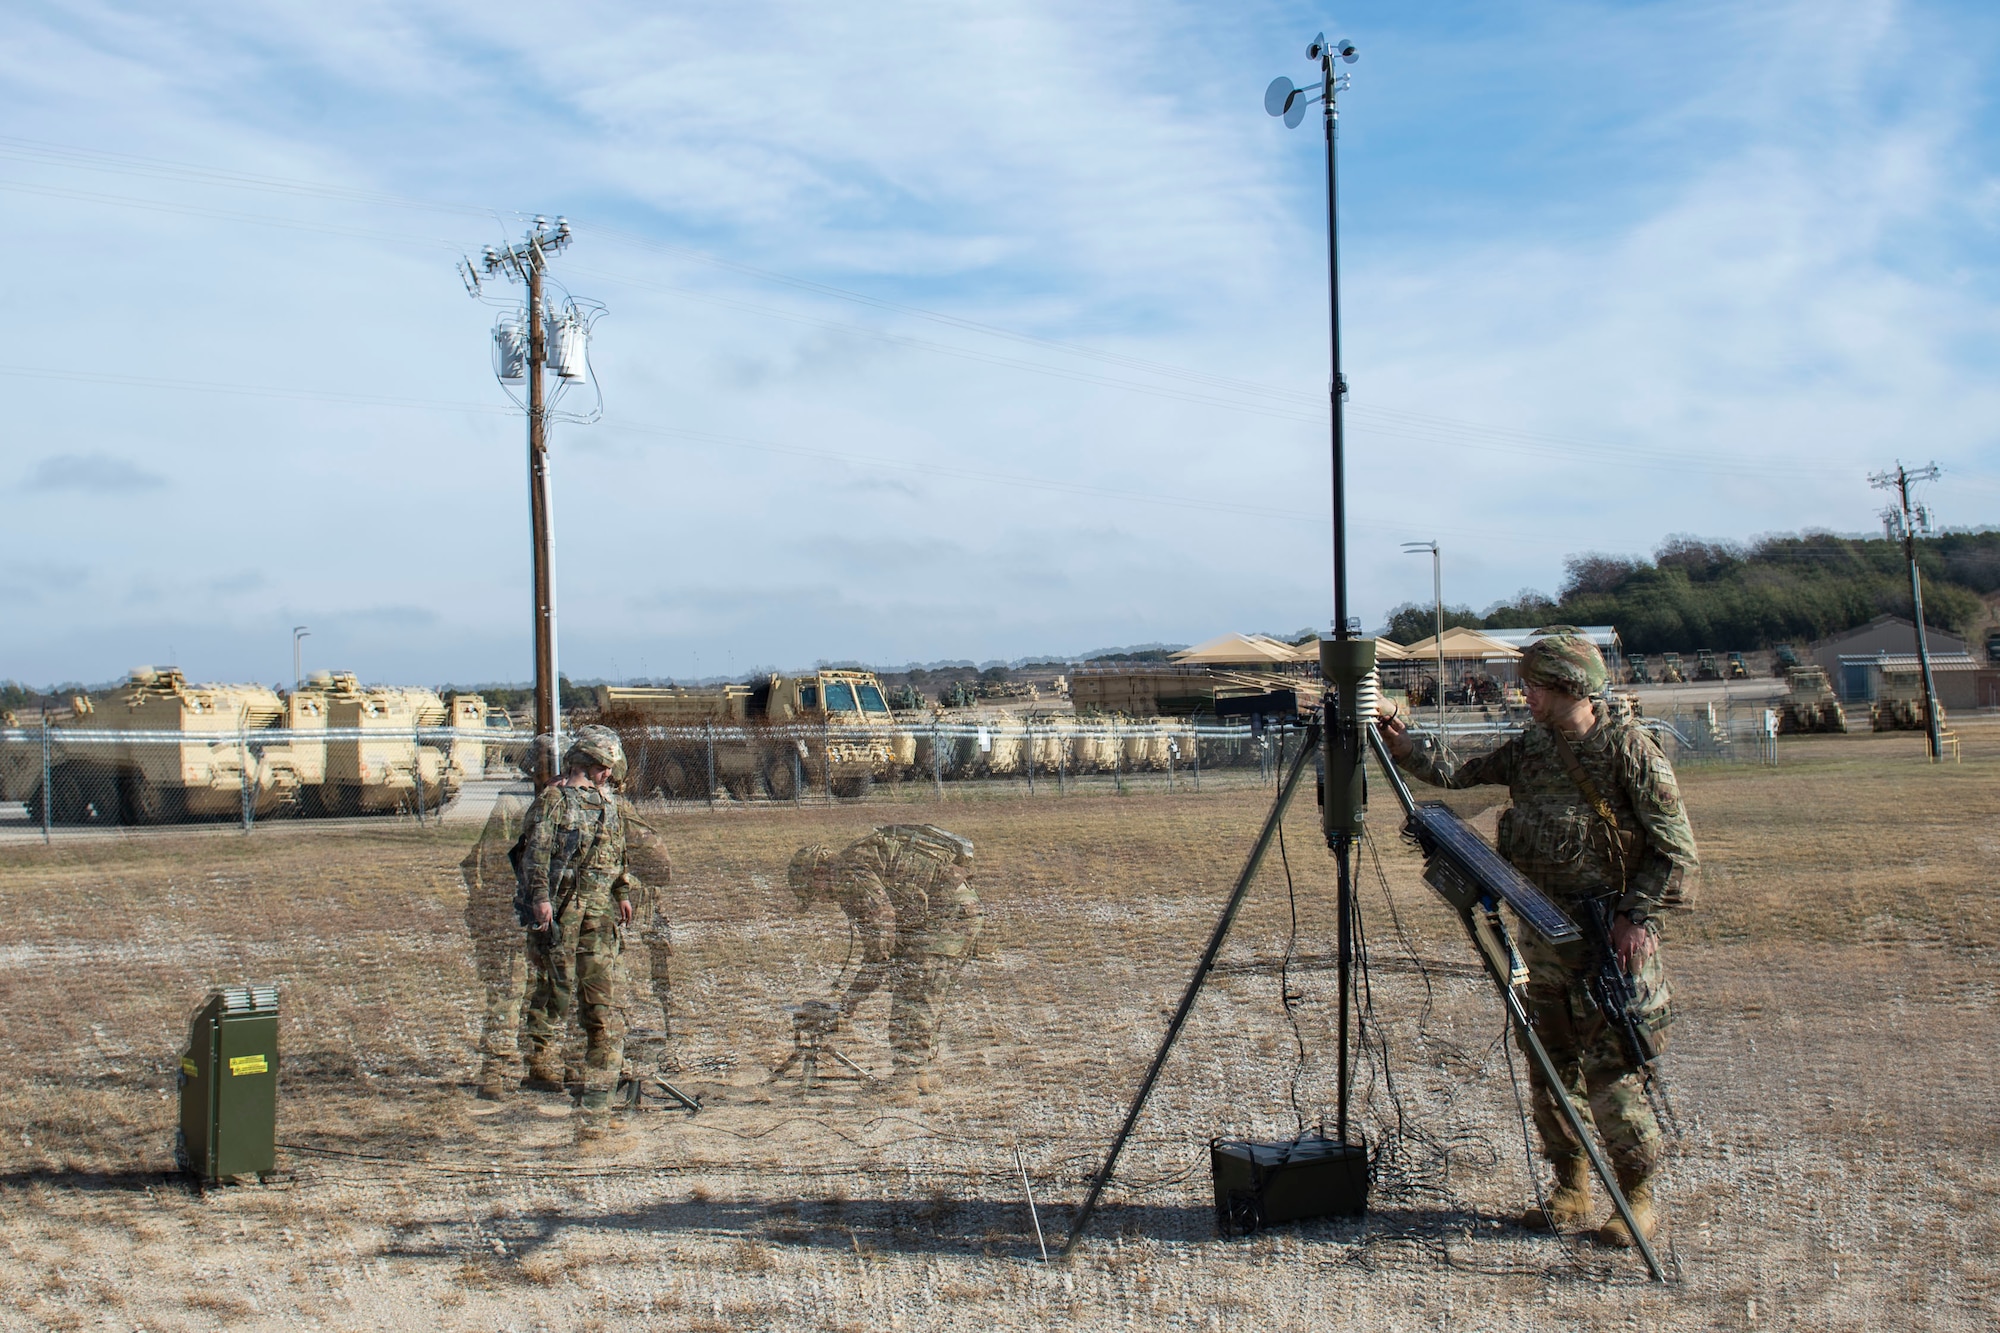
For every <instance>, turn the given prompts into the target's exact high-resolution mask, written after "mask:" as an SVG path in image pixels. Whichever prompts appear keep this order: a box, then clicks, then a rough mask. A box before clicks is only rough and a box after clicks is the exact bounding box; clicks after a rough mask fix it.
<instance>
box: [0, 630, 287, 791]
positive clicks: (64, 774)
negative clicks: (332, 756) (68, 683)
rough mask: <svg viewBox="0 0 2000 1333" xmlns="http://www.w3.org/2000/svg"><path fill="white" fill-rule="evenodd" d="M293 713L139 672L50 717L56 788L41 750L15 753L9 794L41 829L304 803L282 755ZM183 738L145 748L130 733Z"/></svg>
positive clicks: (171, 674)
mask: <svg viewBox="0 0 2000 1333" xmlns="http://www.w3.org/2000/svg"><path fill="white" fill-rule="evenodd" d="M283 715H284V703H283V701H282V700H281V699H279V697H278V695H277V693H276V692H275V691H273V690H269V689H266V688H264V687H263V686H261V685H189V684H188V683H187V680H186V678H185V677H183V676H182V675H181V673H180V672H179V671H178V670H176V669H175V668H173V667H168V668H166V669H165V670H161V671H155V670H154V669H153V668H151V667H140V668H138V669H137V670H135V671H133V672H132V674H131V676H130V677H129V678H128V679H127V680H126V682H125V683H124V684H123V685H122V686H120V687H119V688H118V689H117V690H116V691H115V692H113V693H111V694H109V695H106V696H105V697H103V698H101V699H92V698H90V697H88V696H85V695H77V696H76V697H74V698H72V699H71V700H70V706H69V708H68V709H67V710H66V711H64V712H61V713H55V714H51V715H50V717H49V719H48V720H49V724H50V729H51V734H50V749H49V788H50V790H49V791H47V792H44V791H43V790H42V754H41V744H40V742H39V740H34V741H32V742H30V743H27V744H19V745H10V746H9V747H7V748H8V753H7V755H6V759H5V761H4V766H3V768H4V771H3V772H0V787H4V788H5V790H6V795H7V796H8V797H10V798H11V799H14V800H21V801H26V802H27V805H28V813H29V815H30V817H32V818H33V819H34V820H36V821H37V822H40V821H41V819H42V818H43V814H44V812H43V803H44V802H45V801H46V802H48V810H47V817H48V820H49V822H51V823H55V824H157V823H166V822H171V821H173V820H177V819H186V818H196V819H199V818H214V817H240V816H241V814H242V812H243V808H244V802H245V799H246V792H247V795H248V800H249V803H250V806H251V809H252V811H253V813H255V814H267V813H270V812H272V811H275V810H277V809H279V808H280V807H282V806H284V805H286V804H287V803H289V802H291V801H294V800H296V799H297V783H296V780H295V779H293V778H292V777H291V776H290V775H289V772H288V771H287V770H286V769H285V768H284V766H283V765H282V764H281V763H280V762H279V761H278V760H277V758H276V756H275V755H274V754H273V750H274V749H275V748H278V747H275V746H273V745H272V744H271V743H270V742H271V741H272V740H273V739H274V738H275V737H276V736H278V735H281V733H279V732H277V728H278V723H279V721H280V719H281V718H282V717H283ZM142 731H143V732H165V733H177V735H178V739H176V740H151V741H141V740H133V739H128V738H127V735H126V734H127V733H131V732H142Z"/></svg>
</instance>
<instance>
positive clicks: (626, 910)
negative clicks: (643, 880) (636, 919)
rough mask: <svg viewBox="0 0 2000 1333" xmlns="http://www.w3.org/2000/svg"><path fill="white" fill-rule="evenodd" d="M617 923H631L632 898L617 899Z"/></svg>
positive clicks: (624, 924) (622, 924) (625, 924)
mask: <svg viewBox="0 0 2000 1333" xmlns="http://www.w3.org/2000/svg"><path fill="white" fill-rule="evenodd" d="M618 924H619V925H621V926H629V925H631V924H632V900H631V899H630V898H620V899H619V900H618Z"/></svg>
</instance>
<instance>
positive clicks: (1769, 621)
mask: <svg viewBox="0 0 2000 1333" xmlns="http://www.w3.org/2000/svg"><path fill="white" fill-rule="evenodd" d="M1917 567H1918V568H1919V569H1920V570H1921V571H1922V573H1923V582H1924V622H1925V623H1926V624H1928V625H1932V626H1935V627H1937V628H1939V629H1944V630H1950V631H1953V632H1955V633H1959V634H1968V633H1970V632H1971V631H1972V630H1973V628H1974V627H1975V626H1977V625H1978V624H1979V623H1980V622H1981V620H1983V619H1984V616H1985V606H1984V602H1983V597H1984V596H1985V595H1986V594H1990V593H1992V592H1994V591H1996V590H2000V529H1994V528H1984V529H1977V530H1968V531H1962V532H1947V533H1944V534H1943V535H1941V536H1937V537H1928V538H1925V539H1924V540H1922V541H1920V542H1918V543H1917ZM1885 614H1886V615H1899V616H1903V617H1905V618H1908V617H1909V615H1910V577H1909V566H1908V564H1907V563H1906V562H1905V560H1904V557H1903V548H1902V544H1901V543H1900V542H1892V541H1889V540H1887V539H1886V538H1882V537H1843V536H1839V535H1837V534H1835V533H1831V532H1803V533H1787V534H1780V535H1774V536H1768V537H1760V538H1758V539H1756V540H1755V541H1753V542H1751V543H1749V544H1747V545H1745V544H1741V543H1737V542H1729V541H1705V540H1703V539H1701V538H1699V537H1691V536H1686V535H1676V536H1672V537H1669V538H1667V540H1666V541H1665V542H1663V543H1661V545H1660V547H1659V549H1658V550H1656V551H1654V552H1653V557H1652V559H1650V560H1648V559H1645V558H1643V557H1640V556H1622V555H1605V554H1603V553H1601V552H1596V551H1591V552H1586V553H1584V554H1582V555H1573V556H1570V557H1569V558H1568V559H1567V560H1565V561H1564V562H1563V582H1562V588H1561V591H1559V592H1558V593H1557V594H1556V595H1555V596H1554V597H1550V596H1549V595H1547V594H1546V593H1542V592H1539V591H1536V590H1535V589H1532V588H1524V589H1522V590H1521V591H1520V592H1519V593H1517V594H1516V595H1515V596H1514V597H1513V598H1511V599H1508V600H1505V601H1501V602H1498V603H1495V604H1494V605H1492V606H1490V607H1488V608H1486V610H1485V611H1483V612H1475V611H1474V610H1473V609H1472V608H1471V607H1469V606H1447V607H1446V608H1445V611H1444V623H1445V628H1447V629H1450V628H1453V627H1455V626H1466V627H1468V628H1471V629H1534V628H1538V627H1540V626H1542V625H1550V624H1564V625H1612V626H1615V627H1616V628H1617V630H1618V637H1619V638H1620V639H1621V640H1623V642H1624V644H1625V648H1626V651H1627V652H1633V653H1659V652H1683V653H1686V652H1694V651H1696V650H1698V649H1701V648H1715V649H1723V650H1735V651H1744V650H1748V649H1754V648H1768V647H1770V646H1771V645H1772V644H1777V643H1797V644H1805V643H1811V642H1812V641H1814V640H1816V639H1823V638H1825V637H1826V636H1828V635H1830V634H1838V633H1840V632H1841V631H1842V630H1846V629H1852V628H1854V627H1855V626H1857V625H1863V624H1866V623H1867V622H1868V621H1870V620H1873V619H1874V618H1875V617H1876V616H1879V615H1885ZM1435 618H1436V617H1435V613H1434V609H1433V607H1432V605H1431V604H1430V603H1418V602H1405V603H1403V604H1402V605H1401V606H1398V607H1396V608H1395V609H1393V610H1391V611H1390V612H1389V614H1388V625H1387V628H1386V629H1385V630H1384V631H1383V632H1384V635H1385V637H1387V638H1390V639H1393V640H1395V641H1396V642H1397V643H1405V644H1407V643H1415V642H1416V641H1417V640H1418V639H1422V638H1427V637H1428V636H1429V635H1430V634H1431V633H1432V631H1433V628H1434V624H1435Z"/></svg>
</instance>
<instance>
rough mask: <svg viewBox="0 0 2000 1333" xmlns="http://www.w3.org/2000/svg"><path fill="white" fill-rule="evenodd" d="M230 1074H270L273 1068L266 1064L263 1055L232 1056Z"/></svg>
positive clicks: (230, 1058)
mask: <svg viewBox="0 0 2000 1333" xmlns="http://www.w3.org/2000/svg"><path fill="white" fill-rule="evenodd" d="M229 1072H230V1073H232V1074H268V1073H270V1072H271V1066H269V1065H268V1064H265V1063H264V1057H263V1056H261V1055H232V1056H230V1057H229Z"/></svg>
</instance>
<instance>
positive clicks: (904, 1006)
mask: <svg viewBox="0 0 2000 1333" xmlns="http://www.w3.org/2000/svg"><path fill="white" fill-rule="evenodd" d="M971 870H972V844H971V843H970V842H968V841H967V840H966V839H964V838H961V837H959V836H958V835H957V834H956V833H947V832H946V831H945V830H943V829H941V828H937V827H936V826H934V825H931V824H889V825H885V826H884V827H882V828H878V829H876V830H875V831H874V832H873V833H870V834H869V835H868V836H867V837H865V838H862V839H860V840H859V841H857V842H854V843H851V844H849V845H848V847H847V848H846V849H845V850H843V851H839V852H836V851H834V850H833V848H831V847H829V846H827V845H826V844H824V843H815V844H814V845H812V846H810V847H801V848H800V849H799V851H798V854H797V855H796V856H794V857H793V858H792V864H791V869H790V871H789V872H788V876H787V877H788V879H789V880H790V882H791V886H792V892H794V893H795V894H797V895H798V902H799V910H800V911H801V912H806V911H810V910H811V909H812V906H813V904H814V903H816V902H821V901H832V902H836V903H838V904H839V905H840V910H841V911H843V912H845V913H846V914H847V919H848V921H849V922H850V923H851V924H852V925H853V927H854V931H855V934H856V935H857V936H858V937H859V939H860V943H861V965H860V967H859V968H857V969H856V970H855V973H854V978H853V980H852V981H850V982H849V983H848V985H847V990H846V992H845V993H844V994H843V995H842V996H841V999H840V1008H841V1012H842V1014H843V1015H846V1016H852V1015H853V1013H854V1011H855V1009H856V1008H857V1007H858V1006H859V1005H860V1003H861V1001H862V1000H864V999H866V998H867V997H868V996H869V995H871V994H873V993H874V992H875V991H876V990H878V989H880V987H881V986H882V984H883V983H884V982H885V981H886V982H887V983H888V985H889V1048H890V1051H891V1055H892V1059H893V1060H894V1064H895V1071H896V1074H897V1076H899V1077H903V1078H910V1079H913V1080H914V1079H915V1078H916V1076H917V1075H918V1073H919V1071H921V1069H922V1068H923V1066H924V1065H926V1064H928V1063H929V1062H930V1058H931V1055H932V1051H933V1047H934V1046H935V1044H936V1041H937V1032H938V1025H939V1023H940V1022H941V1021H942V1019H943V1017H944V999H945V996H946V994H947V993H949V991H950V990H951V983H952V979H953V977H954V976H956V974H957V972H958V969H959V967H960V965H961V964H963V963H964V961H965V958H966V956H967V955H968V954H970V953H971V952H972V946H973V943H974V942H975V941H976V940H977V939H978V938H979V929H980V926H981V924H982V917H981V914H980V910H979V897H978V895H977V894H975V893H973V891H972V887H971V886H970V885H969V884H967V883H966V882H965V881H966V876H967V875H968V874H970V873H971ZM933 1086H934V1085H930V1084H923V1083H919V1087H921V1088H922V1089H923V1090H925V1091H929V1090H931V1087H933Z"/></svg>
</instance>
